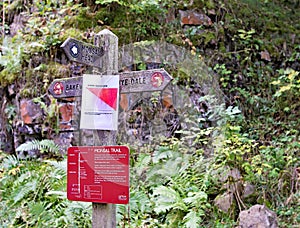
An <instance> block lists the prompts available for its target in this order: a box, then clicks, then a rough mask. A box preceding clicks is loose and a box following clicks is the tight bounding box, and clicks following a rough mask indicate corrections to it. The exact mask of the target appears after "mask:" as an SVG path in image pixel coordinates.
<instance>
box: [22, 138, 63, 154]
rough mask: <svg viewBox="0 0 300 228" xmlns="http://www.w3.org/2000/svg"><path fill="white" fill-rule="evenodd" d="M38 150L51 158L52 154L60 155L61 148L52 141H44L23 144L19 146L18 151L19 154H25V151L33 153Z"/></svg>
mask: <svg viewBox="0 0 300 228" xmlns="http://www.w3.org/2000/svg"><path fill="white" fill-rule="evenodd" d="M32 150H38V151H39V152H40V153H42V154H44V153H47V155H48V156H49V155H50V154H53V155H59V154H60V153H59V151H60V147H59V146H58V145H57V144H56V143H55V142H54V141H53V140H50V139H42V140H40V141H39V140H36V139H34V140H32V141H28V142H26V143H23V144H21V145H20V146H18V148H17V149H16V151H18V152H25V151H32Z"/></svg>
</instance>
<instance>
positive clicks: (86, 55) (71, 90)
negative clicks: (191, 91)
mask: <svg viewBox="0 0 300 228" xmlns="http://www.w3.org/2000/svg"><path fill="white" fill-rule="evenodd" d="M61 47H62V48H63V50H64V51H65V53H66V55H67V56H68V58H69V59H70V60H71V61H75V62H79V63H83V64H86V65H89V66H92V67H94V70H93V74H94V75H98V74H99V75H103V76H108V75H110V76H112V77H114V75H117V74H118V37H117V36H116V35H115V34H113V33H112V32H110V31H109V30H107V29H104V30H102V31H101V32H99V33H98V34H97V35H96V36H95V40H94V45H91V44H87V43H84V42H81V41H78V40H76V39H73V38H68V39H67V40H66V41H65V42H64V43H63V44H62V46H61ZM171 80H172V77H171V76H170V75H169V74H168V73H167V72H166V71H165V70H164V69H154V70H143V71H133V72H123V73H120V74H119V89H120V93H133V92H146V91H147V92H154V91H162V90H163V89H165V87H166V86H167V85H168V84H169V83H170V81H171ZM117 84H118V83H117ZM82 86H83V77H74V78H63V79H56V80H54V81H53V82H52V83H51V85H50V86H49V89H48V91H49V93H50V94H51V95H52V96H53V97H54V98H57V99H61V98H68V97H80V96H82V91H83V88H82ZM93 135H94V145H93V147H84V146H83V147H71V148H69V150H68V198H69V199H70V200H78V201H87V202H92V204H93V215H92V227H93V228H102V227H103V228H115V227H116V206H115V204H116V203H128V200H129V167H127V168H128V169H127V168H126V167H125V166H126V165H127V164H129V163H128V161H129V156H128V154H129V150H127V149H126V148H125V147H124V146H119V147H118V146H114V145H116V135H117V134H116V131H112V130H101V129H96V130H93ZM89 152H90V154H89ZM98 153H99V154H98ZM126 156H127V157H126ZM95 159H99V160H98V162H96V161H94V160H95ZM101 159H104V160H101ZM127 159H128V160H127ZM84 164H85V165H84ZM127 166H128V165H127ZM91 167H94V168H91ZM112 167H114V169H119V171H120V172H119V173H118V172H117V171H116V170H113V168H112ZM101 172H104V173H105V174H104V173H102V174H101ZM89 173H90V174H89ZM120 173H122V175H121V174H120ZM125 174H126V175H125ZM86 175H90V176H89V177H86ZM114 175H116V176H114ZM91 177H92V180H91V179H89V178H91ZM108 182H110V183H108ZM80 183H81V184H82V183H85V185H84V186H82V185H80ZM124 183H125V184H124ZM119 185H122V186H120V187H119ZM107 186H113V187H112V188H113V189H103V188H107ZM108 188H109V187H108ZM110 190H111V196H109V191H110ZM117 190H118V191H119V192H118V191H117ZM127 190H128V191H127ZM102 199H103V200H102Z"/></svg>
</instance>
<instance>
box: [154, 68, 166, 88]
mask: <svg viewBox="0 0 300 228" xmlns="http://www.w3.org/2000/svg"><path fill="white" fill-rule="evenodd" d="M163 82H164V76H163V75H162V73H160V72H155V73H153V74H152V76H151V83H152V86H153V87H156V88H158V87H160V86H161V85H162V84H163Z"/></svg>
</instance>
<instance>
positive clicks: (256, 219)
mask: <svg viewBox="0 0 300 228" xmlns="http://www.w3.org/2000/svg"><path fill="white" fill-rule="evenodd" d="M277 227H278V224H277V216H276V213H275V212H273V211H271V210H270V209H268V208H267V207H266V206H265V205H259V204H257V205H254V206H252V207H251V208H250V209H248V210H244V211H241V212H240V214H239V228H277Z"/></svg>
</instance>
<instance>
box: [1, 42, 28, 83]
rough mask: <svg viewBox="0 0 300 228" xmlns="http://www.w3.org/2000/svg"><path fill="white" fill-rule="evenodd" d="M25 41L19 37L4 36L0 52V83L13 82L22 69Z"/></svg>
mask: <svg viewBox="0 0 300 228" xmlns="http://www.w3.org/2000/svg"><path fill="white" fill-rule="evenodd" d="M24 48H25V43H24V42H23V41H22V40H21V39H10V38H4V40H3V44H2V46H1V50H2V52H1V53H0V66H1V68H0V69H2V70H1V71H0V83H1V85H2V86H5V85H7V84H11V83H12V82H14V81H15V80H16V78H17V76H18V74H20V72H21V69H22V64H23V60H24V58H25V56H26V55H25V53H24Z"/></svg>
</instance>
